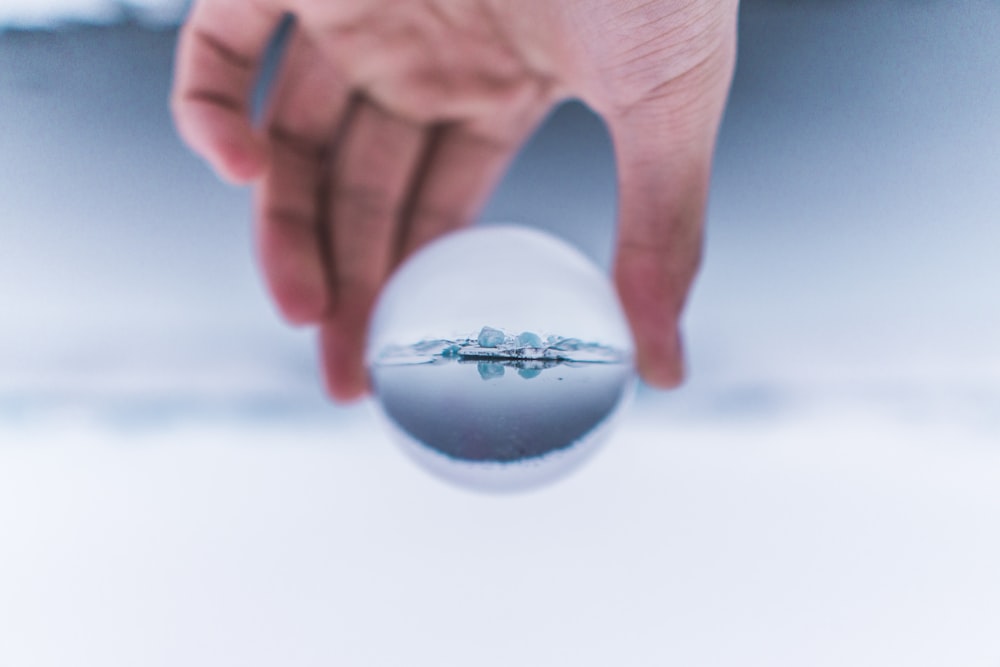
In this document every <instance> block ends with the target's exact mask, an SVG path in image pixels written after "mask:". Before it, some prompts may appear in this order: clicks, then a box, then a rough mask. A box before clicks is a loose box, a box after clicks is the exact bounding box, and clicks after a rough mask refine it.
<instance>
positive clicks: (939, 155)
mask: <svg viewBox="0 0 1000 667" xmlns="http://www.w3.org/2000/svg"><path fill="white" fill-rule="evenodd" d="M97 5H100V6H102V7H105V8H107V7H119V8H120V7H121V6H123V5H121V4H120V3H119V4H115V3H95V6H97ZM127 6H129V7H132V9H131V10H130V11H131V12H132V15H133V16H144V14H142V13H141V12H137V11H135V10H134V6H132V5H127ZM171 6H172V7H173V9H172V10H171V9H170V7H171ZM177 6H178V5H177V4H176V3H173V4H172V5H171V3H164V4H162V5H159V7H160V9H161V12H160V14H159V16H160V20H162V17H163V16H166V15H167V14H168V13H169V11H174V12H175V13H176V12H177V11H178V10H177ZM8 7H14V8H16V6H15V5H9V6H8ZM165 8H166V9H165ZM11 11H13V10H11V9H8V10H7V12H8V13H10V12H11ZM109 15H110V14H109ZM997 34H1000V5H998V4H997V3H995V2H988V1H985V0H961V1H956V2H929V3H928V2H924V3H911V2H895V1H891V0H883V1H878V2H823V3H791V2H763V1H758V2H748V3H744V5H743V9H742V17H741V46H740V53H739V68H738V72H737V77H736V81H735V84H734V88H733V94H732V101H731V105H730V107H729V110H728V113H727V116H726V120H725V124H724V126H723V129H722V134H721V138H720V145H719V150H718V156H717V166H716V173H715V181H714V188H713V193H712V207H711V212H710V221H709V237H710V244H709V248H708V257H707V262H706V265H705V270H704V272H703V274H702V277H701V279H700V281H699V284H698V286H697V289H696V292H695V295H694V299H693V301H692V303H691V308H690V315H689V332H690V336H689V337H690V340H691V355H692V363H693V370H694V375H693V383H692V387H693V388H694V389H697V388H698V386H699V383H702V382H707V383H717V382H718V381H720V380H726V379H728V380H732V379H734V378H737V379H740V380H741V381H752V382H761V383H767V382H769V381H771V380H775V379H783V380H794V381H800V382H804V383H808V382H811V381H812V382H820V381H824V378H825V379H830V378H842V377H849V378H854V379H859V380H873V379H874V380H879V381H884V380H886V379H887V378H888V380H889V381H898V382H904V383H905V382H909V383H911V384H913V383H917V384H920V383H923V384H924V385H928V386H929V385H930V384H933V383H934V382H936V381H937V380H949V381H953V380H956V379H957V380H960V381H970V380H971V381H974V382H978V383H980V384H981V383H983V382H987V383H989V382H992V383H993V384H996V380H997V377H998V376H1000V346H998V345H997V344H996V335H995V334H996V332H997V331H1000V290H997V289H995V286H996V285H997V284H1000V268H998V263H997V262H996V261H995V255H996V252H995V248H997V247H998V241H1000V231H998V228H997V225H996V221H997V218H998V210H1000V195H998V194H997V192H998V190H997V188H996V187H995V184H996V183H997V182H998V179H1000V120H998V119H1000V114H997V110H998V109H1000V85H997V84H998V82H997V77H998V75H997V73H996V68H995V64H996V63H997V62H1000V40H997V39H995V36H996V35H997ZM173 41H174V33H173V31H172V30H170V29H159V30H150V29H145V28H143V27H142V26H141V25H139V24H136V23H130V24H125V25H121V24H119V25H113V26H110V27H84V26H80V25H74V26H73V27H69V28H64V29H62V30H59V31H57V32H32V31H8V32H6V33H2V36H0V127H2V128H3V131H2V132H0V188H2V196H0V225H2V234H3V236H2V245H0V253H2V260H3V261H2V262H0V306H2V309H3V313H4V315H3V325H2V328H0V341H2V342H3V347H2V350H0V369H3V372H2V373H0V375H2V376H3V378H4V379H3V381H2V382H3V383H4V384H5V386H6V387H7V388H8V389H10V390H16V389H17V388H18V387H20V388H22V389H23V388H24V387H25V386H26V385H33V386H35V385H37V386H38V387H45V386H46V383H50V384H52V385H53V386H54V385H58V384H59V383H61V382H65V383H67V384H69V385H73V383H74V382H77V383H83V384H85V385H86V386H88V387H91V388H93V387H94V386H95V382H96V384H97V385H101V383H102V382H105V381H106V380H107V378H109V377H118V378H119V380H117V382H119V383H124V384H128V382H129V381H134V382H137V383H142V382H145V383H148V384H151V385H152V386H157V382H159V383H160V384H161V385H163V386H164V387H175V388H176V387H180V386H183V385H184V383H185V381H186V380H184V378H185V377H186V378H192V377H197V376H198V375H199V373H201V374H203V375H207V376H211V377H213V378H216V379H215V380H210V379H209V378H207V377H206V378H205V379H203V381H201V382H202V384H207V385H210V386H216V385H218V386H217V388H218V389H219V391H223V392H224V391H227V390H228V389H229V388H231V387H230V385H231V384H234V383H232V382H229V381H228V380H222V379H220V378H230V377H238V378H240V379H239V381H238V382H235V384H237V385H239V386H243V387H247V386H254V383H259V384H260V386H261V387H263V388H264V390H270V389H267V388H271V389H273V388H274V387H273V385H274V384H275V383H277V384H278V386H285V384H287V383H291V384H293V385H295V386H298V387H300V388H301V390H302V391H303V392H304V393H310V392H312V391H313V390H314V389H315V385H314V379H313V370H312V368H313V352H312V346H311V343H310V341H309V335H308V334H307V333H303V332H295V331H292V330H290V329H288V328H286V327H284V325H282V324H281V323H280V322H279V321H278V319H277V317H276V316H275V314H274V312H273V309H272V308H271V306H270V304H269V302H268V301H267V299H266V298H265V296H264V294H263V290H262V287H261V285H260V281H259V279H258V278H257V276H256V271H255V269H254V266H253V261H252V252H251V248H250V241H249V232H248V229H249V217H250V216H249V208H248V198H247V194H246V193H245V192H243V191H240V190H234V189H230V188H228V187H225V186H223V185H222V184H220V183H219V182H218V181H217V180H216V179H215V178H214V177H213V176H212V175H211V174H210V173H209V171H208V170H207V168H206V167H204V166H203V165H202V164H201V163H200V162H199V161H197V160H196V159H195V158H194V157H193V156H191V155H190V154H188V153H187V152H186V151H185V149H184V148H183V147H182V146H181V145H180V144H179V142H178V141H177V139H176V137H175V135H174V132H173V129H172V127H171V124H170V119H169V115H168V111H167V107H166V97H167V91H168V88H169V80H170V69H171V57H172V48H173ZM614 192H615V191H614V166H613V163H612V159H611V153H610V146H609V144H608V140H607V136H606V134H605V132H604V130H603V127H602V125H601V123H600V121H599V120H598V119H596V118H595V117H593V116H592V115H591V114H590V113H589V112H587V111H586V110H585V109H583V108H582V107H580V106H579V105H573V104H571V105H568V106H565V107H563V108H561V109H560V110H559V111H558V112H557V113H556V114H555V115H554V116H553V117H552V118H550V120H549V121H548V122H547V123H546V125H545V126H544V127H543V128H542V129H541V130H540V132H539V133H538V134H537V136H536V137H535V138H534V139H533V140H532V142H531V143H530V144H529V146H528V147H527V148H526V150H525V151H524V153H523V154H522V156H521V157H520V159H519V160H518V161H517V162H516V164H515V165H514V167H513V169H512V171H511V172H510V174H509V176H508V178H507V179H506V180H505V182H504V183H503V185H502V186H501V187H500V189H499V190H498V192H497V194H496V196H495V197H494V199H493V200H492V202H491V203H490V205H489V206H488V208H487V210H486V212H485V214H484V219H486V220H499V221H521V222H526V223H528V224H532V225H537V226H540V227H544V228H548V229H550V230H552V231H554V232H555V233H557V234H559V235H561V236H563V237H565V238H568V239H570V240H571V241H573V242H574V243H576V244H578V245H579V246H580V247H582V248H583V249H584V250H585V252H587V253H589V254H590V255H591V256H592V257H594V258H595V259H596V260H597V261H599V262H601V263H604V264H606V263H607V261H608V259H609V256H610V248H611V241H612V239H613V218H614ZM113 368H117V369H118V371H117V372H118V375H115V373H113V372H112V369H113ZM95 374H96V376H95ZM132 375H134V377H133V379H132V380H127V379H126V378H127V377H131V376H132ZM157 377H161V379H160V380H155V379H154V378H157ZM74 378H75V379H74ZM171 378H172V379H171ZM248 378H255V379H254V380H253V381H250V380H249V379H248ZM275 378H280V379H278V380H276V379H275ZM934 378H936V379H937V380H935V379H934ZM195 384H198V383H197V382H196V383H195ZM199 386H201V385H199Z"/></svg>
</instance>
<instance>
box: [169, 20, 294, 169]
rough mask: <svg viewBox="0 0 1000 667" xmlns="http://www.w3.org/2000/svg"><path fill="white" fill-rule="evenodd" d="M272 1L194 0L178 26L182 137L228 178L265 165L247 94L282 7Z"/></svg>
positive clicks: (174, 101)
mask: <svg viewBox="0 0 1000 667" xmlns="http://www.w3.org/2000/svg"><path fill="white" fill-rule="evenodd" d="M275 4H276V3H274V2H272V1H271V0H199V1H198V2H196V3H195V5H194V7H193V9H192V10H191V13H190V15H189V16H188V19H187V22H186V23H185V24H184V27H183V28H182V29H181V33H180V38H179V41H178V45H177V57H176V67H175V72H176V73H175V78H174V86H173V91H172V93H171V107H172V110H173V114H174V122H175V123H176V124H177V129H178V131H179V132H180V135H181V137H182V138H183V139H184V141H185V142H186V143H187V144H188V145H189V146H190V147H191V148H192V149H193V150H194V151H195V152H196V153H198V154H200V155H201V156H202V157H204V158H205V159H206V160H208V162H209V163H210V164H211V165H212V167H213V168H214V169H215V170H216V171H217V172H218V173H219V174H220V175H221V176H222V177H223V178H226V179H227V180H230V181H232V182H236V183H245V182H248V181H251V180H254V179H255V178H257V177H258V176H260V175H261V174H262V173H263V171H264V170H265V168H266V166H267V150H266V144H265V143H264V142H262V141H261V140H259V139H258V138H257V136H256V135H255V133H254V130H253V126H252V124H251V120H250V109H249V107H250V96H251V93H252V91H253V87H254V83H255V81H256V78H257V72H258V69H259V66H260V61H261V58H262V56H263V53H264V51H265V49H266V48H267V44H268V41H269V39H270V37H271V35H272V34H273V32H274V30H275V29H276V27H277V25H278V23H279V22H280V21H281V18H282V12H281V10H280V9H279V8H277V7H276V6H275Z"/></svg>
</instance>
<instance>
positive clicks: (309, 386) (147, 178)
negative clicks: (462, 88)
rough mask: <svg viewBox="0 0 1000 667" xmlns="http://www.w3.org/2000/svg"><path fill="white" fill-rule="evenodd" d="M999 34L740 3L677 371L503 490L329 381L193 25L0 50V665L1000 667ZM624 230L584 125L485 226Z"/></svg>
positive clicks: (546, 147) (872, 9) (985, 23)
mask: <svg viewBox="0 0 1000 667" xmlns="http://www.w3.org/2000/svg"><path fill="white" fill-rule="evenodd" d="M71 4H72V3H70V2H69V0H67V2H66V4H65V5H64V8H68V7H69V6H70V5H71ZM88 4H89V3H85V2H80V3H77V4H75V5H73V6H74V7H76V8H84V7H85V6H86V5H88ZM51 6H52V7H56V4H55V3H52V5H51ZM92 6H94V7H98V8H102V7H103V8H106V9H107V8H110V9H108V12H111V13H106V14H105V15H104V16H105V17H111V16H112V14H114V12H120V11H121V8H122V7H125V8H126V9H127V10H128V13H129V14H130V15H131V16H133V17H135V16H140V15H143V13H142V11H140V10H138V9H136V8H137V7H139V4H138V3H111V2H108V3H100V2H94V3H92ZM150 6H156V7H160V8H162V12H163V14H161V16H162V17H168V12H169V11H173V12H175V14H174V15H176V8H177V7H178V3H166V2H164V3H159V4H156V3H153V4H151V5H150ZM25 7H27V8H29V9H31V8H34V10H39V9H40V8H42V5H40V4H38V3H27V2H20V3H19V2H13V1H12V2H4V3H3V5H2V8H0V21H15V22H18V23H20V24H25V23H26V22H27V19H23V18H22V19H17V18H16V14H17V12H18V11H22V16H24V15H25V14H23V8H25ZM171 7H172V8H173V9H170V8H171ZM19 8H20V9H19ZM112 10H113V11H112ZM66 11H69V10H68V9H67V10H66ZM73 11H76V10H73ZM80 11H83V10H82V9H81V10H80ZM102 11H103V10H102ZM114 15H115V16H119V15H120V14H114ZM56 16H57V14H55V13H52V14H50V15H48V16H47V17H46V18H45V19H44V20H45V21H50V19H52V18H53V17H56ZM58 16H66V14H59V15H58ZM88 16H89V17H90V19H92V20H95V21H99V20H101V19H100V16H101V15H100V14H94V13H88ZM74 17H75V18H76V19H81V18H83V14H82V13H79V12H77V14H75V15H74ZM33 20H42V19H33ZM143 20H145V19H143ZM167 20H168V18H163V19H161V20H159V22H158V23H156V24H157V25H160V26H162V24H163V22H164V21H167ZM150 21H152V22H156V21H153V20H152V19H150ZM997 34H1000V5H998V4H997V3H995V2H990V1H988V0H957V1H953V2H939V3H912V2H904V1H902V0H900V1H890V0H880V1H878V2H842V3H785V2H764V1H762V0H759V1H757V2H750V1H748V2H746V3H744V8H743V30H742V33H741V40H742V43H741V54H740V55H741V61H740V70H739V73H738V76H737V81H736V83H735V86H734V92H733V98H732V105H731V107H730V110H729V113H728V116H727V119H726V124H725V126H724V128H723V133H722V138H721V143H720V148H719V154H718V159H717V169H716V180H715V184H714V191H713V200H712V213H711V222H710V232H709V233H710V244H709V250H708V257H707V262H706V265H705V269H704V273H703V275H702V278H701V280H700V282H699V284H698V286H697V289H696V292H695V295H694V297H693V301H692V304H691V310H690V315H689V326H688V337H689V343H690V348H691V350H690V351H691V366H692V377H691V381H690V383H689V384H688V385H687V386H686V387H685V388H684V389H682V390H681V391H678V392H675V393H670V394H653V393H649V392H640V395H639V397H638V399H637V401H636V402H635V405H634V406H633V408H632V411H631V414H630V415H629V416H628V417H627V418H626V419H625V420H623V422H622V425H621V428H620V429H619V430H618V432H617V433H616V434H615V435H614V436H613V437H612V439H611V441H610V442H609V443H608V445H607V446H606V448H605V449H604V451H603V452H601V453H600V454H599V455H598V456H597V457H596V458H595V459H594V460H593V461H592V462H591V463H590V464H588V465H587V466H586V467H585V468H584V469H583V470H582V471H581V472H579V473H578V474H576V475H574V476H572V477H570V478H569V479H567V480H565V481H563V482H560V483H558V484H556V485H554V486H552V487H548V488H545V489H543V490H540V491H537V492H534V493H529V494H525V495H522V496H504V497H493V496H479V495H474V494H469V493H466V492H462V491H459V490H456V489H453V488H451V487H448V486H445V485H442V484H441V483H440V482H438V481H436V480H435V479H433V478H430V477H428V476H427V475H426V474H425V473H423V472H422V471H421V470H420V469H418V468H416V467H415V466H413V465H412V464H411V463H410V462H409V461H408V460H407V459H406V458H405V457H404V456H403V455H402V454H400V453H399V452H398V451H397V450H396V448H395V447H394V446H393V445H392V444H391V443H390V442H389V441H388V438H387V437H386V436H385V434H384V432H383V431H382V429H381V428H380V427H379V425H378V424H377V422H376V417H375V416H374V414H373V413H372V412H371V411H370V410H369V407H368V406H364V405H362V406H355V407H350V408H341V407H334V406H330V405H328V404H327V403H326V402H325V401H324V400H323V399H322V397H321V396H320V395H319V388H318V382H317V380H316V371H315V359H314V352H313V350H312V341H311V335H310V334H309V333H308V332H301V331H292V330H290V329H288V328H286V327H285V326H284V325H282V324H281V323H280V322H279V321H278V320H277V318H276V316H275V315H274V313H273V310H272V308H271V306H270V304H269V303H268V301H267V299H266V298H265V296H264V294H263V289H262V287H261V286H260V282H259V279H258V278H257V277H256V273H255V269H254V266H253V262H252V256H251V251H250V241H249V232H248V222H247V221H248V217H249V215H248V203H247V197H246V193H245V192H241V191H238V190H232V189H228V188H226V187H224V186H222V185H221V184H220V183H219V182H218V181H216V180H215V179H214V178H213V177H212V176H211V175H210V174H209V173H208V171H207V170H206V169H205V168H204V167H202V166H201V165H200V164H199V163H198V162H197V161H196V160H195V159H194V158H192V157H191V156H189V155H188V154H187V153H186V152H185V151H184V150H183V148H182V147H180V146H179V144H178V143H177V141H176V139H175V137H174V135H173V131H172V130H171V127H170V123H169V116H168V113H167V109H166V106H165V99H166V94H167V90H168V86H169V75H170V58H171V49H172V43H173V34H172V32H171V31H170V30H167V29H164V28H162V27H160V28H159V29H155V30H154V29H150V28H149V27H144V25H143V24H141V22H140V24H137V23H135V22H133V23H130V24H129V25H126V26H119V27H112V28H108V27H105V28H99V27H82V26H76V27H73V28H72V29H63V30H62V31H59V32H56V33H41V32H24V31H8V32H0V665H4V666H5V667H6V666H7V665H11V666H16V667H20V666H21V665H33V666H34V665H44V666H46V667H48V666H60V667H61V666H63V665H101V666H102V667H104V666H109V665H135V664H141V665H177V664H190V665H230V664H231V665H272V664H290V665H320V664H323V665H328V664H344V665H397V664H411V665H425V664H427V665H430V664H433V665H459V664H461V665H465V664H476V665H511V664H540V665H552V664H578V665H606V664H628V665H647V664H648V665H662V664H683V665H697V666H699V667H700V666H716V665H718V666H730V665H741V666H742V665H767V666H768V667H772V666H780V665H796V666H798V665H838V666H839V665H845V664H850V665H877V666H879V667H882V666H884V665H896V664H905V665H927V666H938V665H984V666H985V665H996V664H998V663H1000V638H998V637H1000V632H997V630H998V628H1000V570H998V569H997V568H996V567H995V563H997V562H1000V528H998V526H1000V336H998V334H1000V289H998V286H1000V262H997V256H998V253H1000V250H998V249H1000V227H998V225H997V222H998V220H1000V194H998V189H997V187H996V183H998V182H1000V114H998V113H997V110H998V109H1000V86H998V85H997V81H998V80H997V75H996V63H997V62H1000V40H997V39H996V35H997ZM613 212H614V179H613V166H612V164H611V159H610V149H609V146H608V143H607V138H606V136H605V135H604V133H603V130H602V128H601V126H600V123H599V122H598V121H597V120H595V119H594V118H593V117H592V116H590V115H589V114H588V113H586V112H585V111H584V110H582V109H581V108H580V107H578V106H568V107H565V108H563V109H561V110H560V111H559V112H558V113H557V114H556V115H555V116H554V117H553V118H552V119H550V122H549V123H548V124H547V125H546V126H545V128H543V130H542V131H541V132H540V133H539V134H538V136H536V137H535V139H534V140H533V141H532V143H531V145H530V146H529V147H528V149H527V150H526V152H525V153H524V155H523V156H522V158H521V159H520V160H519V161H518V162H517V164H516V165H515V167H514V170H513V171H512V173H511V174H510V176H509V177H508V179H507V180H506V181H505V183H504V184H503V186H502V187H501V189H500V191H499V192H498V194H497V196H496V197H495V199H494V200H493V202H492V203H491V204H490V207H489V210H488V211H487V213H486V216H485V217H486V218H487V219H489V220H498V221H509V220H513V221H523V222H527V223H529V224H535V225H538V226H541V227H545V228H548V229H550V230H551V231H553V232H554V233H556V234H558V235H561V236H563V237H565V238H567V239H569V240H571V241H573V242H574V243H576V244H578V245H579V246H580V247H581V248H583V249H584V250H585V251H586V252H587V253H589V254H590V255H591V256H592V257H594V259H596V260H597V261H598V262H601V263H606V262H607V260H608V252H609V242H610V239H611V236H612V233H613V230H612V225H611V220H612V218H613Z"/></svg>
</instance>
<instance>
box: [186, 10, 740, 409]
mask: <svg viewBox="0 0 1000 667" xmlns="http://www.w3.org/2000/svg"><path fill="white" fill-rule="evenodd" d="M737 5H738V0H651V1H650V0H645V1H633V0H622V1H615V2H609V1H607V0H423V1H421V0H351V1H348V0H199V1H197V2H196V3H195V5H194V7H193V9H192V11H191V14H190V16H189V17H188V20H187V22H186V24H185V26H184V28H183V29H182V32H181V36H180V42H179V45H178V50H177V62H176V77H175V81H174V90H173V94H172V100H171V104H172V109H173V113H174V118H175V122H176V124H177V127H178V130H179V132H180V134H181V136H182V137H183V139H184V140H185V141H186V142H187V144H188V145H189V146H190V147H191V148H192V149H193V150H194V151H196V152H197V153H199V154H200V155H201V156H203V157H204V158H205V159H206V160H207V161H208V162H209V163H210V164H211V166H212V167H213V168H214V169H215V170H216V171H217V173H218V174H219V175H220V176H222V177H223V178H225V179H226V180H228V181H231V182H233V183H238V184H252V185H253V189H254V201H255V217H256V230H257V231H256V235H257V247H258V254H259V259H260V264H261V266H262V268H263V272H264V274H265V276H266V279H267V283H268V285H269V288H270V291H271V293H272V295H273V297H274V300H275V302H276V303H277V305H278V307H279V309H280V310H281V312H282V313H283V314H284V316H285V317H286V318H287V319H288V320H289V321H291V322H293V323H296V324H308V325H316V326H318V328H319V331H320V345H321V347H322V351H323V359H324V363H323V365H324V377H325V379H326V384H327V387H328V390H329V392H330V394H331V396H333V397H334V398H335V399H337V400H352V399H355V398H358V397H361V396H363V395H364V394H365V393H366V392H367V389H368V385H367V378H366V373H365V371H364V368H363V366H362V359H363V349H364V340H365V332H366V327H367V323H368V317H369V314H370V311H371V308H372V306H373V303H374V300H375V298H376V297H377V295H378V293H379V290H380V288H381V286H382V284H383V283H384V282H385V280H386V279H387V277H388V275H389V274H390V272H391V271H392V270H393V268H394V267H395V266H396V265H397V264H398V263H399V262H400V261H402V260H403V259H404V258H405V257H407V256H408V255H409V254H411V253H412V252H414V251H415V250H416V249H418V248H420V247H421V246H422V245H424V244H425V243H427V242H429V241H431V240H433V239H434V238H436V237H438V236H440V235H441V234H444V233H447V232H449V231H451V230H454V229H457V228H460V227H463V226H465V225H467V224H469V223H470V222H471V221H473V220H474V219H475V217H476V215H477V213H478V211H479V209H480V208H481V206H482V205H483V204H484V203H485V200H486V199H487V197H488V196H489V194H490V192H491V191H492V189H493V188H494V186H495V185H496V183H497V182H498V181H499V179H500V178H501V177H502V175H503V173H504V170H505V169H506V167H507V166H508V164H509V163H510V161H511V159H512V158H513V157H514V155H515V154H516V153H517V151H518V149H519V148H520V147H521V145H522V144H523V142H524V141H525V140H526V139H527V138H528V136H529V135H530V134H531V132H532V131H533V130H534V129H535V128H536V127H537V125H538V124H539V123H540V122H541V121H542V120H543V118H544V117H545V115H546V114H547V113H548V112H549V111H550V110H551V109H552V107H553V106H555V105H556V104H558V103H559V102H561V101H563V100H566V99H569V98H577V99H580V100H582V101H583V102H584V103H586V104H587V105H588V106H590V107H591V108H592V109H593V110H594V111H595V112H596V113H598V114H599V115H600V116H601V117H602V118H603V119H604V121H605V122H606V124H607V126H608V128H609V131H610V133H611V138H612V141H613V143H614V147H615V159H616V163H617V170H618V188H619V211H618V238H617V248H616V255H615V268H614V278H615V282H616V285H617V287H618V291H619V295H620V298H621V301H622V305H623V307H624V309H625V312H626V314H627V316H628V318H629V322H630V324H631V327H632V331H633V335H634V337H635V341H636V346H637V354H638V365H639V370H640V373H641V374H642V377H643V378H644V379H645V380H646V382H647V383H649V384H651V385H653V386H657V387H663V388H669V387H673V386H676V385H677V384H679V383H680V382H681V380H682V378H683V375H684V363H683V352H682V345H681V335H680V326H679V325H680V319H681V314H682V311H683V307H684V303H685V300H686V297H687V294H688V292H689V290H690V288H691V284H692V281H693V280H694V277H695V274H696V272H697V269H698V265H699V261H700V257H701V251H702V237H703V221H704V216H705V206H706V199H707V193H708V183H709V176H710V172H711V163H712V153H713V150H714V146H715V139H716V134H717V131H718V126H719V122H720V120H721V117H722V113H723V110H724V107H725V102H726V97H727V94H728V90H729V84H730V81H731V78H732V72H733V67H734V57H735V45H736V13H737ZM287 13H291V14H293V15H294V17H295V25H294V28H293V33H292V36H291V38H290V41H289V44H288V47H287V50H286V51H285V53H284V56H283V61H282V65H281V70H280V72H279V74H278V77H277V81H276V83H275V85H274V87H273V88H272V90H271V91H270V97H269V104H268V110H267V112H266V115H265V119H264V121H263V124H262V126H261V127H254V125H253V124H252V122H251V119H250V114H249V99H250V94H251V91H252V88H253V86H254V84H255V81H256V76H257V72H258V67H259V65H260V61H261V58H262V56H263V52H264V50H265V48H266V46H267V44H268V40H269V39H270V37H271V36H272V34H273V32H274V30H275V28H276V27H277V25H278V23H279V21H280V20H281V19H282V17H283V16H284V15H286V14H287Z"/></svg>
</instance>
